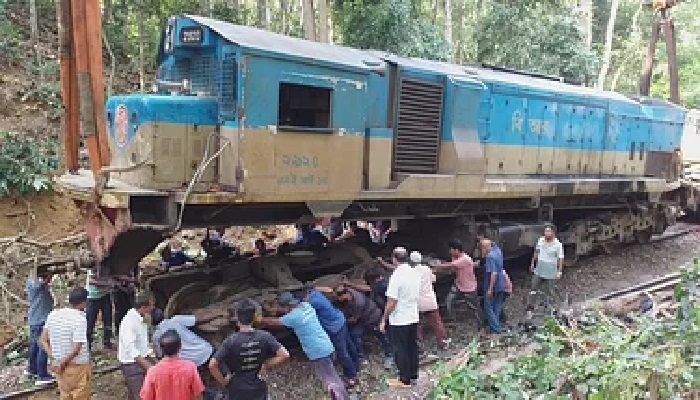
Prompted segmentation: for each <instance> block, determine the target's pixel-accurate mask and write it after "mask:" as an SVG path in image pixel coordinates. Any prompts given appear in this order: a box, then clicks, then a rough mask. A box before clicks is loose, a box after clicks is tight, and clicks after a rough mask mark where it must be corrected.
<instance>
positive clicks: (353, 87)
mask: <svg viewBox="0 0 700 400" xmlns="http://www.w3.org/2000/svg"><path fill="white" fill-rule="evenodd" d="M245 73H246V76H245V88H244V92H245V93H244V95H243V96H244V99H245V116H246V126H247V127H250V128H263V127H268V126H276V125H277V115H278V107H277V105H278V104H279V90H280V89H279V88H280V83H281V82H285V83H294V84H302V85H309V86H315V87H322V88H330V89H333V92H332V95H331V127H332V129H333V130H334V131H338V130H341V129H342V130H345V131H346V132H350V133H353V132H354V133H358V134H362V132H364V130H365V126H366V122H367V110H366V99H367V97H368V80H367V76H366V75H364V74H356V73H350V72H342V71H333V70H328V69H324V68H321V67H312V66H307V65H301V64H295V63H291V62H288V61H282V60H277V59H269V58H262V57H253V56H248V57H247V58H246V71H245Z"/></svg>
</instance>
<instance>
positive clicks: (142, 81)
mask: <svg viewBox="0 0 700 400" xmlns="http://www.w3.org/2000/svg"><path fill="white" fill-rule="evenodd" d="M144 20H145V18H142V16H139V22H138V30H139V91H140V92H141V93H143V92H144V91H145V88H146V65H145V63H146V62H145V57H146V23H145V21H144Z"/></svg>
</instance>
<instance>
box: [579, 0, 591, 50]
mask: <svg viewBox="0 0 700 400" xmlns="http://www.w3.org/2000/svg"><path fill="white" fill-rule="evenodd" d="M581 14H582V15H581V25H580V30H581V36H583V41H584V43H586V47H587V48H589V49H590V48H591V47H592V46H593V0H581Z"/></svg>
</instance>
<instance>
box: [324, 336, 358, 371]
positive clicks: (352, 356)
mask: <svg viewBox="0 0 700 400" xmlns="http://www.w3.org/2000/svg"><path fill="white" fill-rule="evenodd" d="M328 336H329V337H330V339H331V342H333V348H335V356H336V357H338V360H339V361H340V365H341V366H342V367H343V375H345V377H346V378H348V379H355V378H356V377H357V362H358V358H357V352H356V351H355V346H354V345H353V344H352V342H351V341H350V335H349V334H348V326H347V324H344V325H343V327H342V328H340V330H339V331H338V332H335V333H330V332H329V333H328Z"/></svg>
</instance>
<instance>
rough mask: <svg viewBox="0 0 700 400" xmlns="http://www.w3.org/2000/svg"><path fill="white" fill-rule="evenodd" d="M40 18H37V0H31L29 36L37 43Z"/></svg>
mask: <svg viewBox="0 0 700 400" xmlns="http://www.w3.org/2000/svg"><path fill="white" fill-rule="evenodd" d="M38 21H39V19H38V18H37V10H36V0H29V30H30V33H29V38H30V40H31V41H32V44H33V43H36V41H37V39H38V38H39V22H38Z"/></svg>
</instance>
